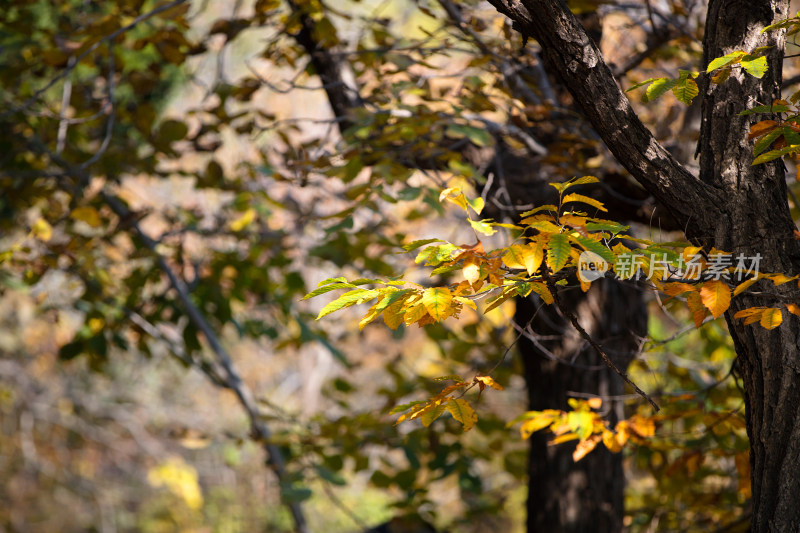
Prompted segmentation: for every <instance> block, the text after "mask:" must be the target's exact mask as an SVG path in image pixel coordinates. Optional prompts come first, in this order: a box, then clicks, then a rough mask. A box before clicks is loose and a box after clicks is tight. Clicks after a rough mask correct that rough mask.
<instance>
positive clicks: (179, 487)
mask: <svg viewBox="0 0 800 533" xmlns="http://www.w3.org/2000/svg"><path fill="white" fill-rule="evenodd" d="M147 481H148V482H149V483H150V485H152V486H153V487H162V486H165V487H166V488H167V489H168V490H169V491H170V492H171V493H173V494H174V495H176V496H178V497H179V498H181V499H182V500H183V501H184V502H185V503H186V505H187V506H188V507H189V508H190V509H200V508H201V507H202V506H203V493H202V491H201V490H200V483H198V480H197V471H196V470H195V469H194V467H192V466H191V465H188V464H186V463H185V462H184V460H183V459H181V458H180V457H174V458H171V459H168V460H167V461H166V462H165V463H162V464H161V465H159V466H157V467H155V468H151V469H150V470H149V471H148V472H147Z"/></svg>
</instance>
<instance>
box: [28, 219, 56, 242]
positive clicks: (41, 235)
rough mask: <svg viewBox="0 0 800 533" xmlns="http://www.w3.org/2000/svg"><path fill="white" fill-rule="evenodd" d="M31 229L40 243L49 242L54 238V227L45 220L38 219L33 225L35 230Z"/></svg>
mask: <svg viewBox="0 0 800 533" xmlns="http://www.w3.org/2000/svg"><path fill="white" fill-rule="evenodd" d="M31 229H32V231H33V234H34V236H36V238H37V239H39V240H40V241H44V242H47V241H49V240H50V239H52V238H53V226H51V225H50V223H49V222H47V221H46V220H45V219H43V218H39V219H37V220H36V222H34V223H33V228H31Z"/></svg>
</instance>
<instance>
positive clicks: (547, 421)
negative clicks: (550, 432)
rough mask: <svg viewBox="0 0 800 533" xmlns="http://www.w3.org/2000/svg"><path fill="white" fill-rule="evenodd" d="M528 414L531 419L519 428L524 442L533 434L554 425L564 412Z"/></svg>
mask: <svg viewBox="0 0 800 533" xmlns="http://www.w3.org/2000/svg"><path fill="white" fill-rule="evenodd" d="M527 414H528V415H530V416H531V418H529V419H528V420H526V421H525V422H523V423H522V426H520V428H519V433H520V435H521V436H522V439H523V440H524V439H527V438H528V437H530V436H531V435H532V434H533V433H536V432H537V431H539V430H541V429H544V428H546V427H547V426H550V425H551V424H553V422H554V421H555V420H556V419H557V418H558V417H560V416H561V415H562V412H561V411H556V410H554V409H548V410H546V411H530V412H528V413H527Z"/></svg>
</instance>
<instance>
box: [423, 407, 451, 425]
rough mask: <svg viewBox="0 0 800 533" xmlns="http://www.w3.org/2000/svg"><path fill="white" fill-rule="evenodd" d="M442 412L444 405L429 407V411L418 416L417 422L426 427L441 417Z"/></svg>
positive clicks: (426, 410)
mask: <svg viewBox="0 0 800 533" xmlns="http://www.w3.org/2000/svg"><path fill="white" fill-rule="evenodd" d="M444 410H445V405H444V404H441V403H440V404H438V405H435V406H433V407H430V408H429V409H425V410H423V412H422V414H421V415H420V416H419V420H420V422H422V425H423V426H425V427H428V426H430V425H431V424H432V423H433V421H434V420H436V419H437V418H439V417H440V416H442V414H443V413H444Z"/></svg>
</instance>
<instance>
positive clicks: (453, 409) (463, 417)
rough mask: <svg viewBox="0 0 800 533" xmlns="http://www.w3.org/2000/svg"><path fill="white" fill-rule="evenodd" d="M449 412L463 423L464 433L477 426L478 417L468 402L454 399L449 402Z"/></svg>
mask: <svg viewBox="0 0 800 533" xmlns="http://www.w3.org/2000/svg"><path fill="white" fill-rule="evenodd" d="M447 410H448V411H450V414H451V415H453V418H455V419H456V420H458V421H459V422H461V424H462V425H463V426H464V431H469V430H470V429H472V428H473V427H474V426H475V422H477V421H478V415H476V414H475V411H474V410H473V409H472V407H470V405H469V404H468V403H467V402H466V400H461V399H452V400H450V401H449V402H447Z"/></svg>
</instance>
